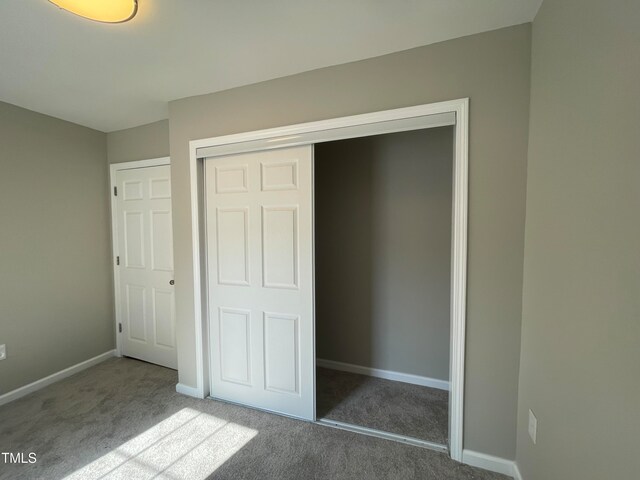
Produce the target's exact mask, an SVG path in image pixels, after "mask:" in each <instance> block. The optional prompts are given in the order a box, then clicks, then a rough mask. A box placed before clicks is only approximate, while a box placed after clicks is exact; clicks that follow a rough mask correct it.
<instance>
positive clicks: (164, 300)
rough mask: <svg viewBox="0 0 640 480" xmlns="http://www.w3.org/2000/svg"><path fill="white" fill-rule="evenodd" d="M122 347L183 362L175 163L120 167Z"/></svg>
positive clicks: (169, 362)
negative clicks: (173, 208) (174, 227)
mask: <svg viewBox="0 0 640 480" xmlns="http://www.w3.org/2000/svg"><path fill="white" fill-rule="evenodd" d="M116 182H117V183H116V186H117V189H118V195H117V197H116V219H117V233H118V249H117V251H118V255H119V257H120V265H119V266H118V267H117V268H118V276H119V288H120V295H119V296H120V302H119V305H117V308H119V309H120V316H119V318H120V320H121V322H122V328H123V330H122V334H123V335H122V350H123V351H122V353H123V355H126V356H129V357H134V358H139V359H141V360H145V361H147V362H151V363H156V364H158V365H163V366H165V367H169V368H177V359H176V335H175V300H174V286H173V284H172V280H173V231H172V225H171V176H170V167H169V166H168V165H167V166H159V167H146V168H136V169H130V170H119V171H118V173H117V175H116Z"/></svg>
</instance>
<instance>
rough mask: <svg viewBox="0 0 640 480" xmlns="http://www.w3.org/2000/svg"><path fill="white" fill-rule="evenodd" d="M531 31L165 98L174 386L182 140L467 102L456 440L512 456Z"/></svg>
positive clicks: (183, 253)
mask: <svg viewBox="0 0 640 480" xmlns="http://www.w3.org/2000/svg"><path fill="white" fill-rule="evenodd" d="M530 33H531V32H530V24H527V25H520V26H516V27H510V28H505V29H501V30H495V31H492V32H487V33H482V34H479V35H472V36H469V37H464V38H459V39H455V40H451V41H447V42H443V43H439V44H435V45H429V46H425V47H421V48H416V49H412V50H407V51H403V52H398V53H394V54H391V55H386V56H383V57H378V58H373V59H369V60H363V61H360V62H354V63H348V64H345V65H338V66H334V67H329V68H323V69H320V70H315V71H312V72H307V73H302V74H300V75H294V76H290V77H285V78H280V79H276V80H271V81H268V82H263V83H259V84H255V85H249V86H246V87H241V88H236V89H233V90H227V91H224V92H218V93H213V94H210V95H203V96H199V97H191V98H186V99H182V100H176V101H173V102H171V103H170V104H169V126H170V145H171V161H172V165H171V172H172V193H173V199H172V201H173V226H174V255H175V257H174V258H175V268H176V272H175V277H176V309H177V330H176V334H177V340H178V371H179V379H180V382H182V383H184V384H186V385H188V386H195V384H196V358H195V325H194V322H193V316H194V312H193V294H194V291H193V274H192V272H193V269H192V268H193V265H192V261H191V258H192V239H191V207H190V194H191V192H190V183H189V150H188V142H189V140H193V139H200V138H206V137H212V136H216V135H224V134H230V133H238V132H244V131H251V130H256V129H261V128H268V127H276V126H281V125H289V124H293V123H299V122H308V121H313V120H321V119H327V118H333V117H339V116H344V115H353V114H358V113H366V112H373V111H379V110H386V109H390V108H398V107H404V106H409V105H418V104H424V103H430V102H436V101H442V100H451V99H455V98H461V97H470V98H471V107H470V145H469V152H470V191H469V195H470V203H469V276H468V296H467V300H468V303H467V346H466V354H467V364H466V373H467V377H466V383H465V394H466V401H465V424H464V426H465V435H464V444H465V448H469V449H472V450H476V451H480V452H484V453H487V454H491V455H497V456H500V457H504V458H515V432H516V413H517V412H516V410H517V395H518V369H519V359H520V319H521V314H522V258H523V238H524V212H525V182H526V158H527V135H528V126H529V81H530V47H531V43H530V40H531V39H530Z"/></svg>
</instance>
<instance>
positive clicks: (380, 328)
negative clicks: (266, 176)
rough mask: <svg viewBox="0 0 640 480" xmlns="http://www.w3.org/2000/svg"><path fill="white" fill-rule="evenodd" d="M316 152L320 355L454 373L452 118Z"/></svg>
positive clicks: (442, 375) (436, 374)
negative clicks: (451, 327)
mask: <svg viewBox="0 0 640 480" xmlns="http://www.w3.org/2000/svg"><path fill="white" fill-rule="evenodd" d="M314 159H315V186H316V188H315V206H316V207H315V214H316V217H315V221H316V246H315V251H316V347H317V351H316V354H317V356H318V357H319V358H324V359H328V360H334V361H338V362H346V363H352V364H355V365H363V366H366V367H373V368H382V369H384V370H392V371H397V372H402V373H411V374H414V375H421V376H425V377H430V378H437V379H440V380H449V324H450V319H449V305H450V292H451V287H450V282H451V203H452V198H451V196H452V182H453V178H452V170H453V127H441V128H432V129H428V130H419V131H413V132H403V133H394V134H388V135H378V136H373V137H365V138H359V139H353V140H341V141H337V142H328V143H321V144H318V145H316V146H315V154H314Z"/></svg>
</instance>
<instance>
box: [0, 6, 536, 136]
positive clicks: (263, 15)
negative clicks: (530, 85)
mask: <svg viewBox="0 0 640 480" xmlns="http://www.w3.org/2000/svg"><path fill="white" fill-rule="evenodd" d="M541 3H542V0H139V10H138V15H137V16H136V17H135V18H134V19H133V20H132V21H131V22H128V23H124V24H115V25H106V24H100V23H96V22H91V21H88V20H84V19H81V18H79V17H77V16H75V15H72V14H69V13H68V12H65V11H63V10H59V9H58V8H57V7H55V6H54V5H53V4H51V3H49V2H48V1H47V0H2V1H0V100H2V101H5V102H8V103H12V104H15V105H19V106H22V107H25V108H28V109H31V110H35V111H37V112H41V113H46V114H48V115H52V116H54V117H58V118H62V119H65V120H69V121H72V122H76V123H79V124H81V125H86V126H88V127H92V128H95V129H98V130H102V131H105V132H109V131H113V130H119V129H122V128H128V127H132V126H136V125H141V124H144V123H149V122H153V121H156V120H160V119H163V118H167V116H168V107H167V102H168V101H170V100H175V99H178V98H183V97H189V96H192V95H199V94H204V93H209V92H215V91H219V90H225V89H228V88H233V87H238V86H241V85H247V84H251V83H256V82H260V81H264V80H268V79H272V78H277V77H283V76H286V75H291V74H294V73H299V72H304V71H307V70H312V69H316V68H321V67H325V66H329V65H337V64H340V63H346V62H351V61H355V60H361V59H364V58H370V57H375V56H378V55H384V54H387V53H391V52H396V51H400V50H406V49H408V48H412V47H417V46H420V45H427V44H430V43H435V42H440V41H443V40H448V39H451V38H456V37H461V36H465V35H471V34H474V33H479V32H483V31H488V30H494V29H496V28H501V27H505V26H509V25H517V24H520V23H525V22H529V21H531V20H533V17H534V16H535V14H536V12H537V11H538V8H539V6H540V4H541Z"/></svg>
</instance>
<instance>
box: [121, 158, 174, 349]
mask: <svg viewBox="0 0 640 480" xmlns="http://www.w3.org/2000/svg"><path fill="white" fill-rule="evenodd" d="M162 165H171V159H170V158H169V157H161V158H151V159H149V160H137V161H134V162H122V163H112V164H111V165H110V166H109V197H110V198H111V202H110V204H109V205H110V206H111V253H112V255H111V257H112V258H111V261H112V262H113V290H114V305H115V315H114V317H115V324H114V328H115V332H116V349H115V352H116V356H118V357H121V356H122V333H120V332H119V329H118V324H119V323H121V322H122V318H121V314H120V301H121V298H120V270H119V269H118V265H116V257H117V256H118V254H119V253H118V218H117V214H118V212H117V208H116V202H117V198H116V196H115V195H114V194H113V189H114V187H115V186H116V185H117V180H116V174H117V173H118V172H119V171H120V170H131V169H133V168H145V167H158V166H162Z"/></svg>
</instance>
